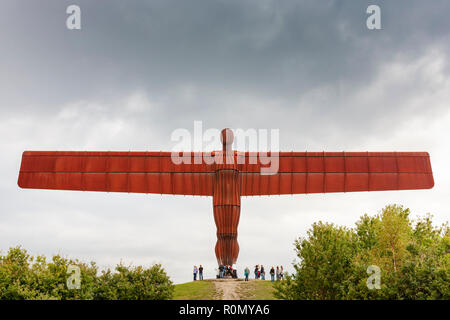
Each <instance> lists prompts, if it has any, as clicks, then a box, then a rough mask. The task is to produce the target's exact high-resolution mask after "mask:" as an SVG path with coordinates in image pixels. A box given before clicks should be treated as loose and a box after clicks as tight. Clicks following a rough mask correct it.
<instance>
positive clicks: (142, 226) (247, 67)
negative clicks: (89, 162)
mask: <svg viewBox="0 0 450 320" xmlns="http://www.w3.org/2000/svg"><path fill="white" fill-rule="evenodd" d="M71 4H77V5H79V6H80V8H81V27H82V28H81V30H68V29H67V28H66V19H67V17H68V15H67V14H66V8H67V6H69V5H71ZM370 4H377V5H379V6H380V8H381V24H382V29H381V30H368V28H367V27H366V19H367V17H368V15H367V14H366V9H367V7H368V6H369V5H370ZM449 15H450V2H449V1H447V0H442V1H440V0H433V1H431V2H426V1H409V0H408V1H406V0H404V1H379V0H373V1H351V0H346V1H326V0H323V1H312V0H311V1H289V0H286V1H276V0H222V1H211V0H189V1H180V0H179V1H174V0H160V1H133V0H131V1H130V0H128V1H119V0H117V1H94V0H90V1H87V0H86V1H75V0H73V1H62V0H53V1H49V0H41V1H31V0H29V1H22V0H4V1H2V4H1V9H0V146H1V150H2V157H1V158H0V176H1V179H0V250H2V253H5V251H6V250H7V249H8V248H9V247H11V246H16V245H19V244H20V245H22V246H23V247H25V248H26V249H27V250H29V252H30V253H32V254H34V255H36V254H46V255H47V256H50V255H52V254H56V253H61V254H64V255H66V256H68V257H71V258H80V259H81V260H83V261H85V262H88V261H90V260H95V261H96V262H97V263H98V264H99V265H100V266H101V267H102V268H105V267H111V268H113V267H114V266H115V265H116V264H117V263H119V262H120V260H122V261H123V262H124V263H126V264H130V263H132V264H134V265H137V264H141V265H146V266H149V265H151V264H152V263H155V262H158V263H162V264H163V266H164V267H165V269H166V270H167V272H168V274H169V275H170V276H171V277H172V279H173V280H174V281H175V282H176V283H179V282H185V281H189V280H190V279H191V272H192V266H193V265H194V264H196V265H199V264H203V265H204V266H205V276H206V277H207V278H208V277H212V276H214V270H213V269H214V268H215V267H216V258H215V254H214V246H215V243H216V234H215V232H216V228H215V224H214V219H213V214H212V199H211V198H208V197H201V198H200V197H195V198H194V197H183V196H160V195H145V194H122V193H116V194H114V193H109V194H108V193H95V192H69V191H42V190H23V189H20V188H19V187H18V186H17V177H18V172H19V167H20V161H21V155H22V152H23V151H24V150H98V151H102V150H106V151H107V150H125V151H128V150H136V151H140V150H156V151H159V150H168V151H170V150H171V149H172V147H173V146H174V145H175V144H176V143H175V142H173V141H171V140H170V136H171V133H172V132H173V131H174V130H175V129H178V128H186V129H188V130H191V131H192V130H193V126H194V121H195V120H198V121H202V122H203V127H204V128H205V129H207V128H217V129H222V128H224V127H230V128H233V129H236V128H242V129H250V128H255V129H279V130H280V149H281V150H284V151H291V150H295V151H305V150H308V151H323V150H326V151H342V150H345V151H367V150H369V151H427V152H429V153H430V155H431V164H432V167H433V172H434V179H435V187H434V188H433V189H431V190H420V191H399V192H397V191H392V192H379V193H376V192H373V193H368V192H363V193H355V194H349V193H346V194H325V195H324V194H315V195H296V196H274V197H254V198H243V199H242V206H241V220H240V224H239V237H238V241H239V245H240V254H239V258H238V263H237V267H238V268H239V271H240V274H242V272H243V271H242V270H243V268H244V267H245V266H249V267H253V266H254V265H255V264H263V265H265V266H266V267H268V266H271V265H275V266H276V265H283V266H284V267H285V269H287V270H288V271H291V270H292V269H293V268H292V262H293V261H294V259H295V253H294V247H293V241H294V240H295V239H296V238H297V237H299V236H304V235H305V234H306V230H307V229H308V228H310V226H311V224H312V223H313V222H316V221H319V220H322V221H327V222H332V223H335V224H338V225H345V226H348V227H352V226H354V223H355V221H357V220H358V218H359V217H360V216H361V215H362V214H364V213H369V214H372V215H373V214H376V213H378V212H379V211H380V210H381V209H382V208H383V207H384V206H385V205H387V204H392V203H397V204H402V205H404V206H406V207H409V208H411V210H412V216H413V217H417V216H424V215H425V214H426V213H428V212H429V213H431V214H433V215H434V221H435V223H436V224H440V223H443V222H445V221H448V217H449V211H448V210H449V209H448V208H449V207H450V191H449V190H450V168H449V165H448V159H449V156H450V150H449V148H448V146H449V138H450V108H449V106H450V105H449V104H450V65H449V54H450V19H449V18H448V17H449Z"/></svg>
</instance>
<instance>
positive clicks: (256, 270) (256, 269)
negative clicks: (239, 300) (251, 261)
mask: <svg viewBox="0 0 450 320" xmlns="http://www.w3.org/2000/svg"><path fill="white" fill-rule="evenodd" d="M258 274H259V267H258V265H256V266H255V280H256V279H258Z"/></svg>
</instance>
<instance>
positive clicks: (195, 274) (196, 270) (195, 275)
mask: <svg viewBox="0 0 450 320" xmlns="http://www.w3.org/2000/svg"><path fill="white" fill-rule="evenodd" d="M197 272H198V269H197V266H194V281H196V280H197Z"/></svg>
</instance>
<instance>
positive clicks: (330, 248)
mask: <svg viewBox="0 0 450 320" xmlns="http://www.w3.org/2000/svg"><path fill="white" fill-rule="evenodd" d="M409 214H410V212H409V209H404V208H403V207H402V206H398V205H390V206H386V207H385V208H384V209H383V210H382V212H381V213H380V214H378V215H376V216H374V217H370V216H368V215H367V214H366V215H364V216H362V217H361V218H360V220H359V221H358V222H357V223H356V227H355V228H353V229H347V228H344V227H338V226H335V225H333V224H329V223H322V222H319V223H315V224H313V226H312V228H311V229H310V230H309V231H308V233H307V236H306V237H305V238H299V239H297V240H296V241H295V243H294V245H295V251H296V253H297V256H298V258H299V262H298V263H296V264H294V268H295V274H293V275H288V276H287V277H286V281H282V282H279V283H276V292H275V295H276V296H277V297H278V298H281V299H449V298H450V282H449V281H450V229H449V227H448V224H444V225H442V226H441V227H439V228H436V227H434V226H433V224H432V220H431V219H432V217H431V216H429V215H428V216H427V217H425V218H421V219H418V220H417V221H416V222H415V225H413V224H414V223H413V221H412V220H411V219H410V217H409ZM369 265H376V266H378V267H379V268H380V270H381V288H380V289H379V290H377V289H373V290H370V289H369V288H368V286H367V283H366V281H367V279H368V277H369V275H368V274H367V267H368V266H369Z"/></svg>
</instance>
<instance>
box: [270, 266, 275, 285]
mask: <svg viewBox="0 0 450 320" xmlns="http://www.w3.org/2000/svg"><path fill="white" fill-rule="evenodd" d="M274 279H275V269H274V268H273V266H272V269H270V280H272V282H273V281H274Z"/></svg>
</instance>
